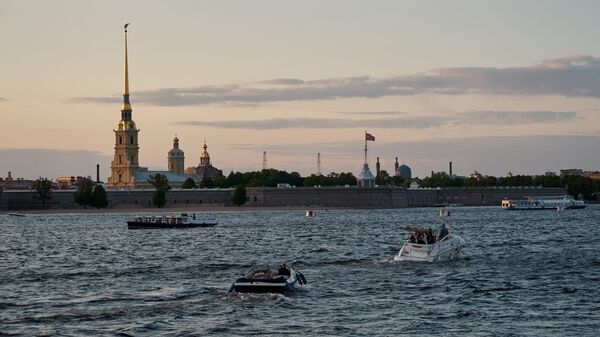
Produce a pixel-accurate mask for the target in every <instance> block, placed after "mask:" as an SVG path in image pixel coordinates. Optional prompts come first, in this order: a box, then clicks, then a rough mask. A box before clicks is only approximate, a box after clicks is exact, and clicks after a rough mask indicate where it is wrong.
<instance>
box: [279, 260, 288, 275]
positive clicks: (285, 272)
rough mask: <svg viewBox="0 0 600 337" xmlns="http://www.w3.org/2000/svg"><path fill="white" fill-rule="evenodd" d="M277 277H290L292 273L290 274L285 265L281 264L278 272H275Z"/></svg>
mask: <svg viewBox="0 0 600 337" xmlns="http://www.w3.org/2000/svg"><path fill="white" fill-rule="evenodd" d="M277 273H278V274H279V275H283V276H290V275H291V274H292V273H291V272H290V270H289V269H288V267H287V264H285V262H284V263H282V264H281V266H279V271H278V272H277Z"/></svg>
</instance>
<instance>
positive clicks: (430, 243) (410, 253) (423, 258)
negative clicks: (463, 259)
mask: <svg viewBox="0 0 600 337" xmlns="http://www.w3.org/2000/svg"><path fill="white" fill-rule="evenodd" d="M405 230H406V231H407V239H406V240H405V241H404V244H403V245H402V248H400V251H399V252H398V254H396V256H394V260H395V261H418V262H436V261H449V260H455V259H457V258H458V257H459V254H460V252H461V250H462V249H463V248H464V247H465V246H466V242H465V240H464V239H463V238H462V237H461V236H459V235H454V234H450V233H449V232H448V230H447V229H446V227H445V225H444V224H442V227H441V228H440V233H439V234H438V235H437V237H435V236H434V235H433V230H432V229H431V228H414V227H410V226H407V227H406V228H405Z"/></svg>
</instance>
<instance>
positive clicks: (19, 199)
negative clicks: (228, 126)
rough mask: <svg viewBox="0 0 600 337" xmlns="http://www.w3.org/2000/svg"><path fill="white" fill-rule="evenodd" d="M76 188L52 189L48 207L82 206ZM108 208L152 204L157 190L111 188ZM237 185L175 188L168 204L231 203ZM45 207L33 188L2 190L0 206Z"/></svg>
mask: <svg viewBox="0 0 600 337" xmlns="http://www.w3.org/2000/svg"><path fill="white" fill-rule="evenodd" d="M74 193H75V191H74V190H55V191H52V199H50V200H47V201H46V209H80V208H82V206H79V205H78V204H77V203H76V202H75V201H73V194H74ZM106 194H107V198H108V202H109V204H108V208H149V207H155V206H152V196H153V194H154V190H107V191H106ZM232 195H233V189H196V190H171V191H168V192H167V195H166V198H167V204H166V205H165V206H164V207H177V206H179V205H181V206H186V205H211V206H231V196H232ZM28 209H42V202H41V201H40V200H36V199H34V198H33V192H32V191H0V210H28Z"/></svg>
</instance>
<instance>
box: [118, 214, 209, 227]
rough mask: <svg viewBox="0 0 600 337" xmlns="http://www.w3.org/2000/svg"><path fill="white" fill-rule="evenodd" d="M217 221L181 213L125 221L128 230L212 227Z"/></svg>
mask: <svg viewBox="0 0 600 337" xmlns="http://www.w3.org/2000/svg"><path fill="white" fill-rule="evenodd" d="M216 225H217V219H216V218H213V217H207V216H199V217H196V214H193V213H192V214H191V215H189V214H187V213H182V214H181V215H179V216H166V215H165V216H140V217H135V218H133V219H132V220H130V221H127V228H129V229H154V228H195V227H213V226H216Z"/></svg>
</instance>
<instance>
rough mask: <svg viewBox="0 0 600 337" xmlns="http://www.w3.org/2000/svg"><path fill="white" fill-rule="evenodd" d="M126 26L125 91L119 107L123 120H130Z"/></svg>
mask: <svg viewBox="0 0 600 337" xmlns="http://www.w3.org/2000/svg"><path fill="white" fill-rule="evenodd" d="M127 26H129V24H128V23H126V24H125V27H124V28H125V91H124V93H123V106H122V108H121V117H122V119H123V120H131V104H130V103H129V68H128V66H127Z"/></svg>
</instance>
